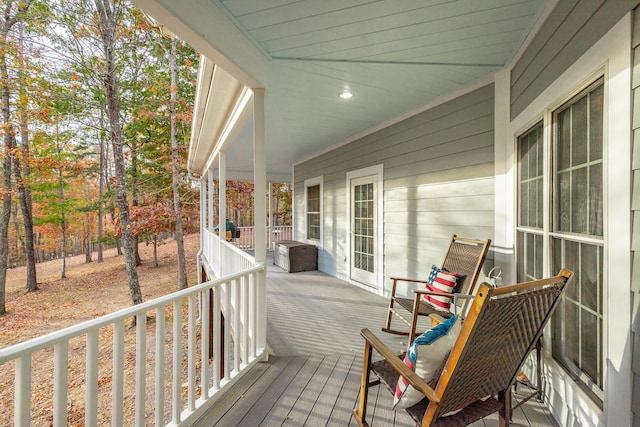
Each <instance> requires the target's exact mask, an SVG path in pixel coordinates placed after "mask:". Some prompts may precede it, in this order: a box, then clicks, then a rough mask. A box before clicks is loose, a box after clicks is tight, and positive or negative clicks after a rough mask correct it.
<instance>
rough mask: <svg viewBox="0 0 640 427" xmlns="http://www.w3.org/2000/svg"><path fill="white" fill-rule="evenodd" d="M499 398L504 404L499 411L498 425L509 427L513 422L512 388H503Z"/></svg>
mask: <svg viewBox="0 0 640 427" xmlns="http://www.w3.org/2000/svg"><path fill="white" fill-rule="evenodd" d="M498 400H499V401H500V403H501V404H502V405H501V406H500V410H499V411H498V425H499V426H500V427H508V426H509V424H510V422H511V390H508V389H507V390H502V391H501V392H499V393H498Z"/></svg>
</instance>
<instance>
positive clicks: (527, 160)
mask: <svg viewBox="0 0 640 427" xmlns="http://www.w3.org/2000/svg"><path fill="white" fill-rule="evenodd" d="M603 122H604V83H603V79H602V78H601V79H599V80H597V81H595V82H593V83H592V84H591V85H590V86H588V87H587V88H585V89H584V90H583V91H582V92H580V93H578V94H577V95H576V96H574V97H573V98H571V99H569V100H568V101H567V102H566V103H564V104H563V105H562V106H560V107H559V108H557V109H556V110H554V111H552V112H550V114H548V115H547V117H546V118H545V119H544V120H541V121H540V122H538V123H536V124H535V125H534V126H532V127H531V128H529V129H528V130H527V131H525V132H524V133H522V134H521V135H520V136H519V137H518V139H517V162H518V168H517V170H518V173H517V189H516V191H517V193H518V197H517V203H518V212H517V227H516V234H517V236H516V257H517V274H518V281H526V280H533V279H540V278H542V277H543V275H545V273H544V266H545V262H544V261H545V260H546V261H547V262H548V263H549V264H548V265H549V269H550V273H556V272H558V271H559V270H560V268H563V267H564V268H568V269H569V270H572V271H573V272H574V273H575V276H574V278H573V279H572V281H571V282H570V284H569V286H568V288H567V292H565V294H564V296H563V298H562V301H561V303H560V305H559V307H558V310H557V311H556V313H555V314H554V318H553V321H552V337H551V339H552V349H551V350H552V354H553V357H554V359H556V360H557V361H558V362H559V363H560V364H561V365H562V366H563V367H564V368H565V369H566V370H567V371H568V372H569V373H570V374H571V375H572V377H573V378H575V380H576V381H577V382H578V383H579V384H580V385H581V386H582V388H583V389H584V390H585V391H587V392H588V393H589V394H590V395H592V396H594V397H595V398H596V399H597V400H600V401H602V399H603V391H602V390H603V368H604V366H603V345H604V344H603V343H604V340H603V330H604V329H603V328H604V325H603V322H604V315H603V313H604V308H603V305H604V302H603V293H604V288H605V283H604V275H603V269H604V265H603V264H604V252H605V243H604V235H603V222H604V221H603V199H604V197H603V196H604V195H603V188H604V185H603ZM546 128H548V129H550V132H548V135H549V136H548V137H547V138H545V132H544V131H545V129H546ZM547 139H548V140H547ZM545 171H547V173H546V174H545Z"/></svg>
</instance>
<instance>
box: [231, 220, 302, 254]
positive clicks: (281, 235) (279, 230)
mask: <svg viewBox="0 0 640 427" xmlns="http://www.w3.org/2000/svg"><path fill="white" fill-rule="evenodd" d="M238 230H240V237H238V238H237V239H234V240H233V242H232V243H233V244H234V245H236V246H237V247H239V248H240V249H243V250H251V249H255V241H256V240H255V237H256V234H255V233H256V231H255V228H254V227H238ZM291 239H293V227H291V226H290V225H286V226H285V225H279V226H273V227H267V239H266V242H267V247H268V248H270V247H271V246H272V243H273V242H277V241H279V240H291Z"/></svg>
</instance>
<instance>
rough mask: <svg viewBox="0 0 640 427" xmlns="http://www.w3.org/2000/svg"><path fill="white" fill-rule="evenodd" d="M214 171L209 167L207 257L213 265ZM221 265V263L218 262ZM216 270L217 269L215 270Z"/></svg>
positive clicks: (214, 263) (218, 272)
mask: <svg viewBox="0 0 640 427" xmlns="http://www.w3.org/2000/svg"><path fill="white" fill-rule="evenodd" d="M213 189H214V187H213V171H212V170H211V169H209V170H208V171H207V204H208V206H207V231H208V232H209V233H210V234H207V258H208V259H209V263H210V265H211V266H214V265H216V262H215V260H214V259H213V241H214V240H213V237H212V233H213V225H212V224H213V194H214V191H213ZM218 265H219V264H218ZM214 271H215V270H214ZM216 273H217V274H220V271H216Z"/></svg>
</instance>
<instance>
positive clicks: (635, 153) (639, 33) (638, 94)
mask: <svg viewBox="0 0 640 427" xmlns="http://www.w3.org/2000/svg"><path fill="white" fill-rule="evenodd" d="M632 47H633V75H632V86H633V92H632V97H633V118H632V127H633V138H632V143H633V146H632V147H631V149H632V162H631V168H632V176H633V186H632V191H633V194H632V201H631V203H632V204H631V209H632V211H633V212H632V215H633V228H632V231H631V232H632V238H631V250H632V262H633V266H632V271H631V301H632V311H631V321H632V324H631V345H632V348H633V353H632V358H633V359H632V366H631V370H632V372H633V385H632V387H633V388H632V396H631V397H632V404H631V410H632V412H633V421H632V423H633V427H640V19H638V16H637V13H636V14H635V15H634V25H633V46H632Z"/></svg>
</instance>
